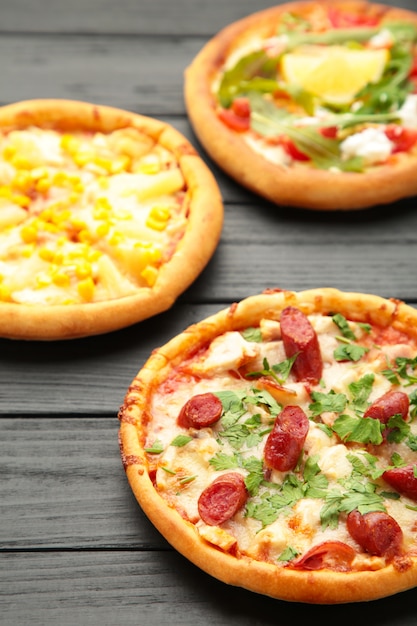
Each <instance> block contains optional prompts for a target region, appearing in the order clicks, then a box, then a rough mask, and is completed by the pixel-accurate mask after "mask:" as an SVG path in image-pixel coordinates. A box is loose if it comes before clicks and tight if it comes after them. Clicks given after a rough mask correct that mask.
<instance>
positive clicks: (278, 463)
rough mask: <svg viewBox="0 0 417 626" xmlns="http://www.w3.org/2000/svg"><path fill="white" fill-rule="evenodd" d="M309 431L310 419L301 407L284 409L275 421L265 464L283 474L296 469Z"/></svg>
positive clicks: (268, 442) (265, 453) (267, 447)
mask: <svg viewBox="0 0 417 626" xmlns="http://www.w3.org/2000/svg"><path fill="white" fill-rule="evenodd" d="M308 429H309V421H308V417H307V416H306V414H305V413H304V411H303V409H302V408H301V407H299V406H291V405H288V406H286V407H284V409H283V410H282V411H281V413H280V414H279V415H278V417H277V419H276V420H275V424H274V427H273V429H272V430H271V432H270V433H269V435H268V438H267V440H266V443H265V449H264V459H265V464H266V465H267V466H268V467H270V468H272V469H276V470H279V471H281V472H287V471H289V470H292V469H294V467H295V466H296V465H297V462H298V459H299V458H300V454H301V451H302V449H303V446H304V442H305V440H306V437H307V433H308Z"/></svg>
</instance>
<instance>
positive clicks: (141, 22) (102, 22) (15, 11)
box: [0, 0, 415, 36]
mask: <svg viewBox="0 0 417 626" xmlns="http://www.w3.org/2000/svg"><path fill="white" fill-rule="evenodd" d="M380 1H381V3H382V4H390V3H391V4H396V5H397V6H402V7H404V8H409V9H413V8H415V4H414V0H399V1H397V2H392V0H391V1H390V0H380ZM276 4H283V1H282V0H281V1H280V0H276V1H274V0H257V2H256V3H254V2H253V1H252V0H229V2H224V1H223V0H210V2H206V1H205V0H192V1H190V0H175V1H173V0H119V1H118V2H109V0H73V1H72V2H70V3H68V2H66V1H65V0H14V2H12V3H11V2H3V5H2V7H1V24H0V30H1V31H3V32H22V31H23V32H40V33H49V32H61V33H72V32H81V33H103V32H104V33H125V34H126V33H135V34H149V33H152V34H153V35H158V34H159V35H163V34H166V33H169V34H177V35H183V34H202V35H207V36H209V35H212V34H214V33H215V32H217V31H218V30H220V29H221V28H223V27H224V26H226V25H227V24H229V23H231V22H233V21H235V20H237V19H241V18H242V17H244V16H246V15H249V14H250V13H253V12H254V11H260V10H262V9H264V8H268V7H270V6H274V5H276Z"/></svg>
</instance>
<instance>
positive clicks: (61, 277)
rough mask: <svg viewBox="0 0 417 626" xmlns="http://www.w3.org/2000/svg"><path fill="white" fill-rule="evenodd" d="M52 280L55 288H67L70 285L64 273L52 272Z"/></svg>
mask: <svg viewBox="0 0 417 626" xmlns="http://www.w3.org/2000/svg"><path fill="white" fill-rule="evenodd" d="M52 280H53V283H54V284H55V285H56V286H57V287H68V286H69V284H70V277H69V276H68V274H66V273H65V272H56V273H55V272H54V274H53V276H52Z"/></svg>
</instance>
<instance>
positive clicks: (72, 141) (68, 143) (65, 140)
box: [61, 134, 80, 154]
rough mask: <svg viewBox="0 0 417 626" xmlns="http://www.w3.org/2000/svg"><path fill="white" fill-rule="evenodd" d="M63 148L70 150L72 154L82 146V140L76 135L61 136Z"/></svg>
mask: <svg viewBox="0 0 417 626" xmlns="http://www.w3.org/2000/svg"><path fill="white" fill-rule="evenodd" d="M61 148H62V149H63V150H66V152H69V153H70V154H74V153H75V152H77V151H78V150H79V148H80V141H79V140H78V139H77V138H76V137H74V136H73V135H69V134H65V135H62V137H61Z"/></svg>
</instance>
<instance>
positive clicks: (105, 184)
mask: <svg viewBox="0 0 417 626" xmlns="http://www.w3.org/2000/svg"><path fill="white" fill-rule="evenodd" d="M97 184H98V186H99V187H100V189H108V188H109V179H108V178H106V176H99V178H97Z"/></svg>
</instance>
